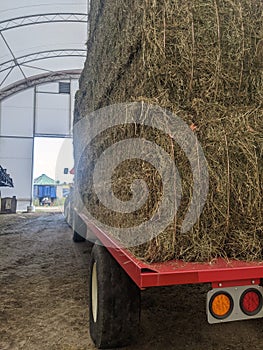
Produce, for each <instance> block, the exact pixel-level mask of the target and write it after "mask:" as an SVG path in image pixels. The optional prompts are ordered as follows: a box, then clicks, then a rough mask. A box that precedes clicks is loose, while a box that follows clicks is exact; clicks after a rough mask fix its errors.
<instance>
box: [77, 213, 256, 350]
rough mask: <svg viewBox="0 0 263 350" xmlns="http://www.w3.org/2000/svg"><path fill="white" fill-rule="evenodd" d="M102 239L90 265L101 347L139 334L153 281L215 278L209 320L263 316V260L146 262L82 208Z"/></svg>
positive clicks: (93, 320)
mask: <svg viewBox="0 0 263 350" xmlns="http://www.w3.org/2000/svg"><path fill="white" fill-rule="evenodd" d="M79 216H80V218H81V220H82V221H83V222H85V224H86V226H87V232H89V234H88V238H89V237H90V232H91V233H92V235H93V236H94V237H93V238H92V239H93V240H94V239H95V237H96V239H97V240H98V242H99V244H95V245H94V247H93V250H92V256H91V266H90V298H89V310H90V333H91V337H92V339H93V341H94V343H95V345H96V346H97V347H98V348H101V349H107V348H114V347H118V346H125V345H128V344H130V343H131V342H132V341H133V340H134V339H135V338H136V336H137V334H138V328H139V318H140V290H144V289H145V288H148V287H158V286H172V285H180V284H200V283H210V284H211V286H212V289H211V290H210V291H209V292H208V294H207V302H206V312H207V320H208V322H209V323H211V324H213V323H221V322H230V321H237V320H246V319H253V318H262V317H263V288H262V287H261V286H260V283H261V279H262V278H263V262H244V261H234V260H229V261H226V260H223V259H216V260H213V261H211V262H209V263H193V262H191V263H186V262H183V261H178V260H177V261H176V260H173V261H167V262H162V263H151V264H147V263H145V262H143V261H140V260H139V259H137V258H136V257H135V256H134V255H133V254H131V252H130V251H128V250H127V249H125V248H123V247H122V246H121V244H120V243H119V242H118V241H117V240H115V239H114V238H112V237H111V236H110V235H109V234H107V233H106V232H103V231H102V230H101V229H99V228H98V227H97V226H95V225H94V224H93V223H92V222H90V221H89V220H88V218H87V217H86V216H85V215H83V214H79Z"/></svg>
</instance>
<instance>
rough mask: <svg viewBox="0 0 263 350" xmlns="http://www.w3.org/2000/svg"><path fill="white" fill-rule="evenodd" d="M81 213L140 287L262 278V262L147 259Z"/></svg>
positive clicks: (230, 282)
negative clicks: (153, 260) (147, 260)
mask: <svg viewBox="0 0 263 350" xmlns="http://www.w3.org/2000/svg"><path fill="white" fill-rule="evenodd" d="M79 215H80V216H81V218H82V219H83V220H84V222H86V224H87V226H88V228H89V229H90V230H91V231H92V232H93V234H94V235H95V236H96V237H97V238H98V239H99V241H100V242H101V243H102V244H103V245H104V246H105V247H106V248H107V249H108V250H109V252H110V253H111V254H112V256H113V257H114V258H115V259H116V260H117V261H118V263H119V264H120V265H121V267H122V268H123V269H124V270H125V271H126V272H127V274H128V275H129V276H130V277H131V278H132V280H133V281H134V282H135V283H136V284H137V285H138V287H139V288H141V289H143V288H147V287H157V286H169V285H179V284H197V283H212V286H213V287H214V288H219V287H220V284H222V287H230V286H231V287H233V286H241V285H244V286H245V285H250V284H259V282H260V279H261V278H263V262H244V261H236V260H229V261H226V260H223V259H215V260H213V261H211V262H208V263H194V262H191V263H186V262H183V261H179V260H172V261H167V262H162V263H153V264H148V263H145V262H143V261H141V260H139V259H137V258H136V257H135V256H134V255H132V254H131V252H130V251H129V250H127V249H125V248H123V247H122V246H121V244H120V243H119V242H118V241H117V240H115V239H114V238H112V237H111V236H110V235H109V234H106V233H105V232H103V231H102V230H101V229H99V228H98V227H97V226H95V225H94V224H93V223H92V222H90V221H89V220H88V218H87V217H86V216H85V215H84V214H79Z"/></svg>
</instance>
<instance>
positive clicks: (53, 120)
mask: <svg viewBox="0 0 263 350" xmlns="http://www.w3.org/2000/svg"><path fill="white" fill-rule="evenodd" d="M69 105H70V95H67V94H55V95H51V94H37V113H36V134H45V135H47V134H49V135H50V134H51V135H61V134H62V135H68V134H69Z"/></svg>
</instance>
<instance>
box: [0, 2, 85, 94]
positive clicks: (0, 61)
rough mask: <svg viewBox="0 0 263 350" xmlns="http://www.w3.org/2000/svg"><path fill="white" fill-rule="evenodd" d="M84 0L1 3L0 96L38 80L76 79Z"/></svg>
mask: <svg viewBox="0 0 263 350" xmlns="http://www.w3.org/2000/svg"><path fill="white" fill-rule="evenodd" d="M88 9H89V0H84V1H82V2H81V0H80V2H76V1H74V0H61V1H58V2H54V1H52V0H42V1H41V0H37V1H33V0H9V1H8V2H1V5H0V55H1V56H0V100H3V99H4V98H6V97H8V96H10V95H12V94H14V93H17V92H19V91H21V90H23V89H26V88H28V87H31V86H33V85H35V84H39V83H41V82H46V81H48V82H51V81H56V80H58V79H61V78H62V77H64V78H65V79H67V78H72V77H73V76H74V77H75V78H78V77H79V75H80V72H81V70H82V68H83V65H84V61H85V57H86V46H85V43H86V41H87V22H88Z"/></svg>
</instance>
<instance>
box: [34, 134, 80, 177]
mask: <svg viewBox="0 0 263 350" xmlns="http://www.w3.org/2000/svg"><path fill="white" fill-rule="evenodd" d="M73 165H74V161H73V148H72V140H71V139H56V138H40V137H36V138H35V154H34V178H36V177H38V176H40V175H42V174H46V175H47V176H49V177H51V178H52V179H54V180H56V181H60V182H62V183H63V182H71V181H72V179H73V176H72V175H69V174H68V175H64V168H68V169H69V170H71V169H72V168H73Z"/></svg>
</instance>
